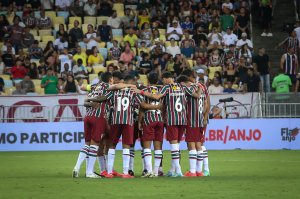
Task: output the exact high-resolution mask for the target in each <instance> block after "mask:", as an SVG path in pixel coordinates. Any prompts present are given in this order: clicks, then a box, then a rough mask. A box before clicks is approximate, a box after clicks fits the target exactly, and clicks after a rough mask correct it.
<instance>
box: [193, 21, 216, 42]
mask: <svg viewBox="0 0 300 199" xmlns="http://www.w3.org/2000/svg"><path fill="white" fill-rule="evenodd" d="M193 40H194V41H195V44H196V46H199V45H200V44H201V41H204V43H205V45H206V44H207V41H208V40H207V35H206V34H205V33H204V32H203V28H202V27H201V26H199V27H198V28H197V29H196V32H195V34H194V35H193ZM220 43H221V42H220Z"/></svg>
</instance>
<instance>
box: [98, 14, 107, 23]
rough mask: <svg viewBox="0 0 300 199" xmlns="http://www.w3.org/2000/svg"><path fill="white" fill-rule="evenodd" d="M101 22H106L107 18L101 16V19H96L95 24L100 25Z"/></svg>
mask: <svg viewBox="0 0 300 199" xmlns="http://www.w3.org/2000/svg"><path fill="white" fill-rule="evenodd" d="M103 20H106V21H107V20H108V17H106V16H101V17H97V24H98V25H101V24H102V21H103Z"/></svg>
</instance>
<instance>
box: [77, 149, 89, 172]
mask: <svg viewBox="0 0 300 199" xmlns="http://www.w3.org/2000/svg"><path fill="white" fill-rule="evenodd" d="M89 148H90V146H89V145H84V147H82V149H81V150H80V152H79V155H78V158H77V162H76V165H75V167H74V169H75V170H76V171H79V170H80V167H81V165H82V163H83V161H85V158H86V156H87V155H88V153H89Z"/></svg>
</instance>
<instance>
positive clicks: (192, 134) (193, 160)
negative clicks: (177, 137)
mask: <svg viewBox="0 0 300 199" xmlns="http://www.w3.org/2000/svg"><path fill="white" fill-rule="evenodd" d="M197 131H198V132H197ZM199 131H200V129H199V128H192V127H189V126H187V128H186V137H185V141H186V142H187V146H188V150H189V163H190V171H189V172H187V173H185V174H184V176H186V177H196V165H197V151H196V141H197V133H198V134H199ZM198 140H199V141H200V136H198Z"/></svg>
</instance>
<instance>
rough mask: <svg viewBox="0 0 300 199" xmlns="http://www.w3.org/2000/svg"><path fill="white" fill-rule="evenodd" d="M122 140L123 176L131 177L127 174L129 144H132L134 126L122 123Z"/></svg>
mask: <svg viewBox="0 0 300 199" xmlns="http://www.w3.org/2000/svg"><path fill="white" fill-rule="evenodd" d="M121 130H122V142H123V176H122V177H123V178H133V176H131V175H129V174H128V171H129V162H130V146H131V145H132V144H133V137H134V126H131V125H127V124H126V125H122V129H121Z"/></svg>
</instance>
